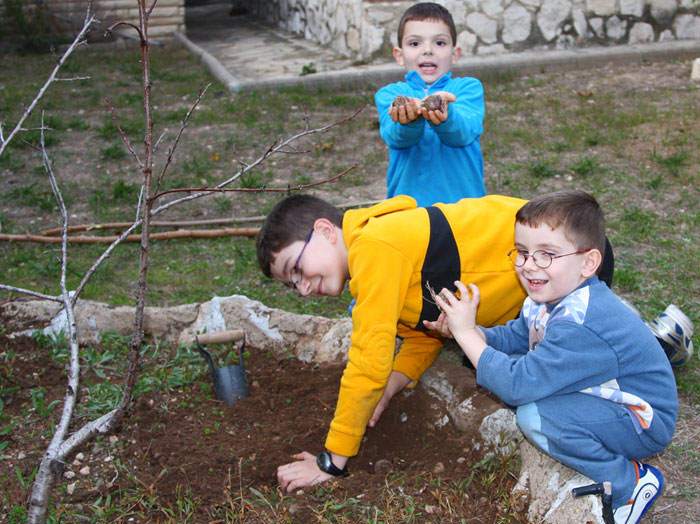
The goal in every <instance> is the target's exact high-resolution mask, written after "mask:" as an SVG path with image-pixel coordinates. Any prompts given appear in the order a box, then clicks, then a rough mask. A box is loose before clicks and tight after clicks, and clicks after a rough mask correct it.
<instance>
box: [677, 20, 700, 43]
mask: <svg viewBox="0 0 700 524" xmlns="http://www.w3.org/2000/svg"><path fill="white" fill-rule="evenodd" d="M673 30H674V31H675V32H676V38H678V39H685V38H693V39H698V38H700V16H693V15H678V16H677V17H676V20H675V21H674V22H673Z"/></svg>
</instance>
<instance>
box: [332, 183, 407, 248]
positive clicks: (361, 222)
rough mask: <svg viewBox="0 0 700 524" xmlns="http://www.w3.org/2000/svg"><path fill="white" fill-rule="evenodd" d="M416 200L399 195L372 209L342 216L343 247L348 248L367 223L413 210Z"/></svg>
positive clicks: (367, 208) (356, 210)
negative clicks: (388, 215)
mask: <svg viewBox="0 0 700 524" xmlns="http://www.w3.org/2000/svg"><path fill="white" fill-rule="evenodd" d="M416 207H417V206H416V200H415V199H414V198H412V197H410V196H408V195H399V196H396V197H394V198H389V199H387V200H384V201H382V202H380V203H379V204H375V205H374V206H372V207H365V208H362V209H350V210H348V211H346V212H345V214H344V215H343V240H344V241H345V245H346V246H349V245H351V244H352V241H353V240H355V239H356V238H357V237H358V236H359V235H360V234H361V233H362V230H363V229H364V227H365V226H366V225H367V223H368V222H369V221H370V220H371V219H373V218H376V217H380V216H382V215H387V214H389V213H395V212H396V211H405V210H407V209H415V208H416Z"/></svg>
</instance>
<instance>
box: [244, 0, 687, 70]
mask: <svg viewBox="0 0 700 524" xmlns="http://www.w3.org/2000/svg"><path fill="white" fill-rule="evenodd" d="M236 2H237V3H238V5H240V6H242V7H245V8H246V9H248V10H249V12H251V13H252V14H254V15H255V16H256V17H258V18H260V19H262V20H264V21H266V22H267V23H270V24H273V25H275V26H277V27H280V28H282V29H284V30H287V31H291V32H293V33H295V34H299V35H303V36H304V37H305V38H308V39H310V40H313V41H315V42H318V43H321V44H323V45H328V46H330V47H332V48H333V49H335V50H336V51H338V52H339V53H341V54H343V55H344V56H348V57H352V58H355V59H356V60H358V61H363V60H370V59H373V58H376V57H378V56H385V57H389V56H390V54H389V50H390V49H391V47H392V46H393V45H394V44H395V40H396V29H397V26H398V22H399V18H400V17H401V14H402V13H403V12H404V11H405V10H406V8H408V7H409V6H410V5H412V4H414V3H416V2H410V1H397V0H393V1H391V0H390V1H384V2H381V1H370V0H364V1H363V0H268V1H266V2H258V1H255V0H236ZM437 2H438V3H440V4H443V5H444V6H445V7H447V9H449V10H450V12H451V13H452V16H453V17H454V20H455V23H456V25H457V31H458V35H459V36H458V43H459V45H460V46H461V47H462V51H463V53H464V54H465V55H470V54H490V53H507V52H512V51H521V50H525V49H537V48H542V49H549V48H559V49H561V48H570V47H577V46H590V45H615V44H627V43H629V44H635V43H648V42H657V41H665V40H681V39H700V0H437Z"/></svg>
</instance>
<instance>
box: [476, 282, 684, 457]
mask: <svg viewBox="0 0 700 524" xmlns="http://www.w3.org/2000/svg"><path fill="white" fill-rule="evenodd" d="M483 331H484V334H485V335H486V343H487V344H488V346H489V347H487V348H486V349H485V350H484V352H483V353H482V354H481V357H480V358H479V362H478V363H477V367H476V369H477V372H476V374H477V383H478V384H479V385H480V386H483V387H485V388H487V389H488V390H490V391H492V392H493V393H495V394H496V395H498V397H500V398H501V400H503V401H504V402H506V403H507V404H510V405H513V406H521V405H523V404H527V403H529V402H536V401H537V400H540V399H542V398H545V397H556V395H562V394H567V393H573V392H581V393H587V394H589V395H593V396H597V397H600V398H604V399H606V400H610V401H612V402H618V403H620V404H622V405H624V406H626V407H627V409H628V410H629V413H630V415H631V417H630V419H631V421H632V422H633V423H634V425H635V427H636V429H637V431H638V432H642V431H645V432H646V433H647V434H648V435H649V436H650V437H651V438H652V439H654V440H655V441H656V442H657V443H659V444H660V445H662V446H665V445H667V444H668V443H669V442H670V440H671V437H672V436H673V431H674V428H675V422H676V416H677V413H678V396H677V392H676V381H675V378H674V376H673V371H672V369H671V365H670V363H669V361H668V358H666V355H665V354H664V351H663V349H661V346H660V345H659V343H658V341H657V340H656V338H655V337H654V335H653V334H652V332H651V330H650V329H649V328H648V327H647V326H646V325H645V324H644V322H643V321H642V319H641V318H639V316H637V314H636V313H634V312H633V311H632V310H631V309H630V308H629V307H627V306H626V305H625V304H623V303H622V301H621V300H620V299H619V298H617V296H616V295H615V294H614V293H613V292H612V291H611V290H610V288H608V286H606V285H605V284H603V283H602V282H601V281H600V280H598V278H597V277H592V278H590V279H588V280H587V281H586V282H584V283H583V284H581V286H579V288H577V289H576V290H575V291H573V292H572V293H571V294H569V295H567V296H566V297H564V298H563V299H562V300H561V301H560V302H559V303H557V304H555V305H550V304H539V303H537V302H534V301H532V300H531V299H530V298H527V299H525V303H524V304H523V309H522V312H521V315H520V317H518V318H517V319H515V320H511V321H510V322H508V323H507V324H506V325H505V326H497V327H493V328H488V329H484V330H483Z"/></svg>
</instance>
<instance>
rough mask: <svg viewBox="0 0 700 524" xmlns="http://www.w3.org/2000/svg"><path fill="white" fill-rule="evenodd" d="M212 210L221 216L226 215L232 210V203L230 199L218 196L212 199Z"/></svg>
mask: <svg viewBox="0 0 700 524" xmlns="http://www.w3.org/2000/svg"><path fill="white" fill-rule="evenodd" d="M214 208H215V209H216V211H217V212H219V213H221V214H224V213H228V212H229V211H231V209H233V203H232V202H231V199H230V198H227V197H225V196H223V195H219V196H217V197H215V198H214Z"/></svg>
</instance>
